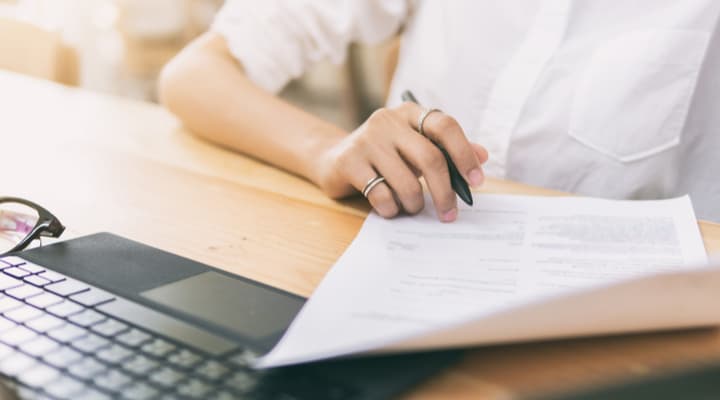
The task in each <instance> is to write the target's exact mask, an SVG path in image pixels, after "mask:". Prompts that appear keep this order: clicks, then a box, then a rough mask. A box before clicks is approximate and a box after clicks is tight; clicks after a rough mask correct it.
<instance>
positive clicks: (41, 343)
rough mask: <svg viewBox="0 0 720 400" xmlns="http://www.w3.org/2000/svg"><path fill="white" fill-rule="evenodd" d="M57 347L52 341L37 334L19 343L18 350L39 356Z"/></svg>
mask: <svg viewBox="0 0 720 400" xmlns="http://www.w3.org/2000/svg"><path fill="white" fill-rule="evenodd" d="M57 347H58V344H57V343H55V342H54V341H52V340H50V339H48V338H46V337H45V336H38V337H36V338H35V339H33V340H31V341H29V342H27V343H23V344H22V345H20V351H22V352H23V353H27V354H30V355H31V356H35V357H40V356H42V355H43V354H47V353H49V352H51V351H53V350H55V349H56V348H57Z"/></svg>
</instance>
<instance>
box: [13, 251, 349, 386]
mask: <svg viewBox="0 0 720 400" xmlns="http://www.w3.org/2000/svg"><path fill="white" fill-rule="evenodd" d="M122 301H124V299H118V298H116V296H115V295H113V294H112V293H109V292H106V291H104V290H101V289H99V288H95V287H92V286H90V285H88V284H85V283H83V282H80V281H77V280H74V279H72V278H70V277H67V276H64V275H62V274H59V273H57V272H54V271H51V270H46V269H45V268H44V267H41V266H38V265H35V264H32V263H29V262H26V261H25V260H22V259H20V258H18V257H6V258H2V259H0V374H2V379H3V381H4V383H6V384H7V385H9V386H11V387H12V388H14V389H15V390H16V391H17V393H18V395H19V397H20V398H27V399H35V398H37V399H45V398H50V399H74V400H82V399H111V398H123V399H156V398H163V399H164V398H167V399H177V398H181V399H182V398H192V399H196V398H200V399H246V398H247V399H262V398H268V399H284V400H292V399H304V398H312V399H348V398H352V397H353V395H354V394H355V393H356V392H355V391H354V390H352V389H351V388H348V387H347V386H345V385H343V384H339V383H334V382H329V381H327V380H323V378H321V377H313V376H304V375H302V374H293V375H288V374H283V373H281V372H273V371H270V372H267V371H256V370H253V369H251V368H249V362H250V361H251V360H252V359H253V358H254V357H255V355H254V354H253V353H252V352H251V351H249V350H246V349H239V348H234V349H233V350H232V351H230V352H229V354H226V353H228V352H223V353H222V354H220V355H215V354H212V352H208V351H203V350H202V349H199V348H197V347H195V346H192V345H188V344H187V343H183V341H180V340H176V339H174V338H172V337H167V336H164V335H161V334H158V333H155V332H153V331H151V330H149V329H145V328H144V327H142V326H140V325H136V324H133V323H132V321H131V320H133V319H134V318H125V319H120V318H117V317H116V316H114V315H112V312H107V311H108V310H110V311H112V310H114V309H120V308H119V307H115V306H116V305H121V304H122ZM140 311H143V310H140ZM148 312H152V311H148ZM140 314H141V313H139V314H137V315H138V319H135V321H138V320H140V319H141V315H140Z"/></svg>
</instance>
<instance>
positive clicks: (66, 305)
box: [47, 300, 85, 318]
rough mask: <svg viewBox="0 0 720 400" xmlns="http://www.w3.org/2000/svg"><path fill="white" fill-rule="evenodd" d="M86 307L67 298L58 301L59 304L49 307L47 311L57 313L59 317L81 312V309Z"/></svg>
mask: <svg viewBox="0 0 720 400" xmlns="http://www.w3.org/2000/svg"><path fill="white" fill-rule="evenodd" d="M84 309H85V308H83V306H81V305H79V304H76V303H73V302H71V301H67V300H65V301H63V302H62V303H58V304H55V305H52V306H50V307H48V308H47V312H49V313H51V314H54V315H57V316H58V317H62V318H65V317H67V316H70V315H72V314H75V313H79V312H80V311H82V310H84Z"/></svg>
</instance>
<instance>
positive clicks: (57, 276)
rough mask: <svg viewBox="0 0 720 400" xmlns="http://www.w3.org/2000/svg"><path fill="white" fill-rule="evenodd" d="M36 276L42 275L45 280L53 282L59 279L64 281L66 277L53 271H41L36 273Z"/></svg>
mask: <svg viewBox="0 0 720 400" xmlns="http://www.w3.org/2000/svg"><path fill="white" fill-rule="evenodd" d="M38 276H39V277H42V278H45V279H47V280H49V281H50V282H53V283H55V282H60V281H64V280H65V279H66V278H65V277H64V276H62V275H60V274H58V273H57V272H54V271H45V272H41V273H39V274H38Z"/></svg>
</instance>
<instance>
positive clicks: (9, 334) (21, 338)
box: [0, 326, 37, 346]
mask: <svg viewBox="0 0 720 400" xmlns="http://www.w3.org/2000/svg"><path fill="white" fill-rule="evenodd" d="M35 337H37V333H35V332H33V331H31V330H30V329H28V328H26V327H24V326H16V327H14V328H12V329H10V330H7V331H5V332H3V333H2V334H0V342H3V343H5V344H7V345H10V346H18V345H21V344H23V343H25V342H29V341H31V340H32V339H34V338H35Z"/></svg>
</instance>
